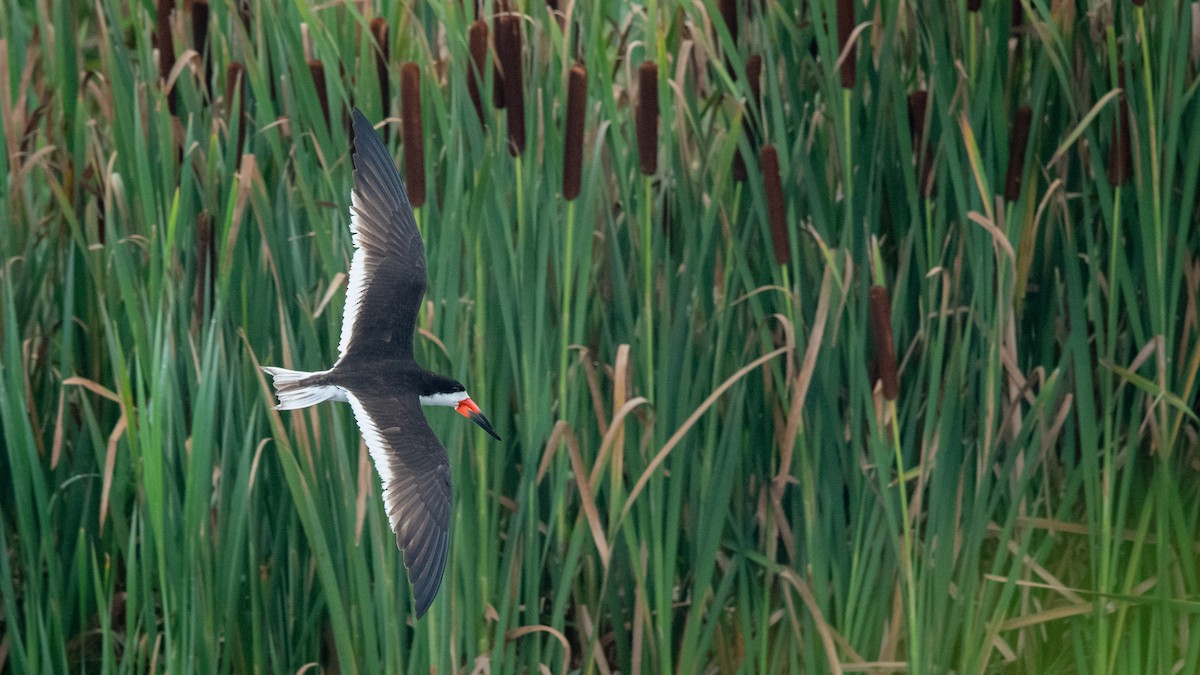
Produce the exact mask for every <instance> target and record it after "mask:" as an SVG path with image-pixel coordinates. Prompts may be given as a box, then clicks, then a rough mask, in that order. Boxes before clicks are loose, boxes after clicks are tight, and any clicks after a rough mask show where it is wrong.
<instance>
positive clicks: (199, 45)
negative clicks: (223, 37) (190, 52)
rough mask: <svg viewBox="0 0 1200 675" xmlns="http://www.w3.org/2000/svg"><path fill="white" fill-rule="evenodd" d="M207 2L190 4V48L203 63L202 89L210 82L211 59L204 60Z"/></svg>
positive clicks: (206, 39)
mask: <svg viewBox="0 0 1200 675" xmlns="http://www.w3.org/2000/svg"><path fill="white" fill-rule="evenodd" d="M208 16H209V14H208V0H195V1H194V2H193V3H192V48H193V49H195V50H196V53H198V54H200V58H201V59H202V60H203V61H204V88H205V89H207V88H208V84H209V82H211V81H212V59H211V58H206V55H207V53H208Z"/></svg>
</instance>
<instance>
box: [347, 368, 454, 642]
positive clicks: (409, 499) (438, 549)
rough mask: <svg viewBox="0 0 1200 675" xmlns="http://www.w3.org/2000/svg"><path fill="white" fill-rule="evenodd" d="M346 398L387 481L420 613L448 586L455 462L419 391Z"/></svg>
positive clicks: (389, 508)
mask: <svg viewBox="0 0 1200 675" xmlns="http://www.w3.org/2000/svg"><path fill="white" fill-rule="evenodd" d="M346 398H347V400H349V402H350V406H351V407H352V408H353V409H354V418H355V419H356V420H357V421H358V428H359V429H360V430H361V431H362V435H363V438H364V439H365V440H366V442H367V449H368V450H370V452H371V459H372V460H374V462H375V470H376V471H378V472H379V478H380V479H381V480H382V481H383V505H384V508H385V509H386V512H387V517H388V523H389V524H390V525H391V527H392V531H393V532H395V533H396V545H397V546H399V547H400V550H401V551H402V552H403V554H404V566H405V567H406V568H408V581H409V583H410V584H411V585H412V591H413V601H414V602H415V605H416V611H417V617H418V618H420V617H421V616H422V615H423V614H425V610H427V609H429V605H430V603H432V602H433V598H434V596H435V595H437V591H438V588H440V587H441V585H442V575H443V573H444V572H445V570H446V549H447V548H448V545H449V543H450V509H451V497H450V460H449V458H448V457H447V456H446V449H445V448H443V447H442V444H441V442H440V441H438V439H437V436H436V435H434V433H433V430H432V429H430V428H429V424H428V423H427V422H426V421H425V413H424V412H422V411H421V404H420V402H419V401H418V399H417V396H416V395H411V396H388V397H382V398H376V397H374V396H371V397H367V398H365V399H364V398H360V397H359V396H358V395H356V394H355V393H354V392H353V391H347V392H346Z"/></svg>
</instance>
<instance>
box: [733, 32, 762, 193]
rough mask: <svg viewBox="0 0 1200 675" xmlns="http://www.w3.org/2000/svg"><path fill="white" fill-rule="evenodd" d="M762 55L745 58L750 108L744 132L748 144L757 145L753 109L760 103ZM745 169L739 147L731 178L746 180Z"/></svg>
mask: <svg viewBox="0 0 1200 675" xmlns="http://www.w3.org/2000/svg"><path fill="white" fill-rule="evenodd" d="M761 80H762V57H761V56H759V55H758V54H754V55H752V56H751V57H750V58H748V59H746V84H748V85H749V86H750V101H751V105H750V109H749V111H748V112H747V115H746V122H745V125H746V132H747V134H748V135H749V136H750V145H751V146H756V145H758V125H757V124H755V118H754V111H755V110H757V109H758V107H759V106H760V105H761V103H762V85H761V84H760V82H761ZM749 177H750V176H749V174H748V173H747V171H746V159H745V158H744V157H742V151H741V149H740V148H739V149H738V150H737V151H736V152H734V154H733V179H734V180H735V181H737V182H739V183H744V182H746V179H747V178H749Z"/></svg>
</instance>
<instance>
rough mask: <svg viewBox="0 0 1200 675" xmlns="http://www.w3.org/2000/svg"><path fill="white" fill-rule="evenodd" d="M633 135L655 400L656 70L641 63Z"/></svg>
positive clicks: (649, 375) (649, 383) (650, 386)
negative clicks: (639, 176) (639, 174)
mask: <svg viewBox="0 0 1200 675" xmlns="http://www.w3.org/2000/svg"><path fill="white" fill-rule="evenodd" d="M634 117H635V119H636V128H635V132H636V133H637V145H638V164H639V166H640V168H641V170H642V204H641V216H642V314H643V317H644V323H643V325H644V327H645V332H644V333H643V335H642V342H643V344H644V346H645V348H646V354H645V358H646V366H645V369H644V370H645V373H646V395H647V398H649V399H650V400H654V314H655V312H656V311H657V310H656V308H655V307H654V305H653V302H652V301H653V290H654V228H653V222H654V214H653V211H654V188H653V180H654V174H655V173H656V172H657V171H658V66H657V65H656V64H655V63H654V62H653V61H643V62H642V65H640V66H638V93H637V104H636V110H635V111H634Z"/></svg>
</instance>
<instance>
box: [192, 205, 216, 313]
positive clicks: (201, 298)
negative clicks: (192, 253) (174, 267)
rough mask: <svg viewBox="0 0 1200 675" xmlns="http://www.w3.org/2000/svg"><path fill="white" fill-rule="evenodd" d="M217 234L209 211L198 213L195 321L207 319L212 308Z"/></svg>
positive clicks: (194, 301) (193, 298)
mask: <svg viewBox="0 0 1200 675" xmlns="http://www.w3.org/2000/svg"><path fill="white" fill-rule="evenodd" d="M215 248H216V245H215V236H214V232H213V226H212V216H211V215H209V213H208V211H200V212H199V213H197V214H196V288H195V291H193V293H194V294H193V295H192V304H193V306H194V307H195V310H194V312H193V315H192V316H193V321H196V320H199V319H205V318H207V317H208V312H209V310H210V309H211V308H212V289H213V288H214V286H215V285H216V284H215V282H216V280H217V266H216V256H215V255H213V253H214V249H215Z"/></svg>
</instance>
